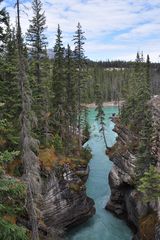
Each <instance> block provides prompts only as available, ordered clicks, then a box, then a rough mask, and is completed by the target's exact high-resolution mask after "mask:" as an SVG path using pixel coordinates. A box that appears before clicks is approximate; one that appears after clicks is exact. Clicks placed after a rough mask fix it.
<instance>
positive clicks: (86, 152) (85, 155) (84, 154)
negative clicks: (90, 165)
mask: <svg viewBox="0 0 160 240" xmlns="http://www.w3.org/2000/svg"><path fill="white" fill-rule="evenodd" d="M91 157H92V151H91V148H90V147H89V146H88V145H87V146H86V147H85V148H82V150H81V158H82V159H84V160H87V161H89V160H90V159H91Z"/></svg>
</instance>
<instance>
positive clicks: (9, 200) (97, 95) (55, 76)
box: [0, 0, 160, 240]
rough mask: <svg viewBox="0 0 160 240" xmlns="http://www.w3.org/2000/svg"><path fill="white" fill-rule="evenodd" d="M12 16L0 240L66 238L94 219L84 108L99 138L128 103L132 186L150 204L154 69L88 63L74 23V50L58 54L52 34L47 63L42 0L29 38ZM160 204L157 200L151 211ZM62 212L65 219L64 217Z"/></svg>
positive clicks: (2, 118) (4, 20) (159, 69)
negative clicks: (109, 108)
mask: <svg viewBox="0 0 160 240" xmlns="http://www.w3.org/2000/svg"><path fill="white" fill-rule="evenodd" d="M1 2H2V0H0V3H1ZM15 7H16V11H17V14H16V15H17V16H16V25H15V26H14V27H13V26H12V25H11V24H10V16H9V14H8V12H7V10H6V9H4V8H3V9H1V8H0V240H14V239H15V240H27V239H33V240H38V239H55V240H56V239H60V236H63V234H64V230H65V229H64V228H69V227H71V226H72V225H73V226H74V225H75V224H76V223H78V224H79V223H81V222H83V221H84V220H87V219H88V218H89V217H91V216H92V215H93V214H94V213H95V208H94V202H93V201H92V200H91V199H90V198H88V197H87V196H86V191H85V186H84V184H85V181H86V176H87V175H88V174H89V170H88V161H89V159H90V158H91V151H90V149H89V148H83V143H84V142H86V141H87V139H88V138H89V130H90V129H89V124H88V121H87V120H88V118H87V115H88V109H87V107H86V104H88V103H96V105H97V110H98V111H99V112H98V113H99V114H98V115H97V121H99V120H100V124H101V125H102V126H103V129H102V130H103V135H105V131H104V128H105V124H104V122H103V121H104V118H105V117H104V115H103V112H102V107H103V102H108V101H109V102H113V103H117V102H119V101H124V102H125V104H124V106H123V108H122V109H121V115H120V121H121V122H122V124H123V125H124V126H125V127H127V129H128V130H129V131H134V133H135V135H136V137H137V139H138V141H137V142H136V143H135V145H131V146H130V148H131V151H133V152H134V151H135V149H136V151H137V163H136V168H135V171H136V179H135V185H136V182H137V181H138V182H139V184H138V187H137V188H138V189H139V191H141V192H143V193H144V195H145V196H147V195H148V194H150V192H149V191H147V190H146V188H145V189H144V184H146V181H149V177H150V175H151V174H152V173H153V174H154V176H155V178H156V179H157V178H158V177H157V175H156V174H157V171H156V169H155V166H156V160H155V159H154V157H153V156H152V153H151V138H152V131H153V128H152V114H151V111H150V109H149V107H148V102H149V101H150V100H151V98H152V97H153V95H158V94H160V81H159V78H160V64H158V63H157V64H156V63H150V59H149V56H147V59H144V58H143V54H142V53H138V54H137V57H135V58H136V60H135V62H124V61H106V62H101V61H100V62H95V61H91V60H89V59H88V58H87V56H86V54H85V42H86V41H87V39H86V38H85V32H84V31H83V29H82V26H81V24H80V23H77V27H76V26H75V34H74V35H73V39H72V41H73V43H74V48H72V49H71V47H70V46H69V45H68V46H64V44H63V41H64V39H63V29H61V27H60V25H58V26H57V30H56V31H57V33H56V41H55V43H53V49H52V51H53V57H50V56H49V54H48V40H47V36H46V35H45V29H46V27H47V25H46V16H45V12H44V10H43V4H42V2H41V0H33V2H32V11H33V17H32V18H31V19H29V22H30V25H29V26H28V30H27V32H26V33H25V34H24V33H22V30H21V15H22V11H21V7H22V6H21V4H20V1H19V0H17V1H16V5H15ZM73 31H74V30H73ZM106 59H107V56H106ZM106 148H108V146H107V143H106ZM53 169H54V171H55V172H53ZM55 169H56V170H55ZM142 176H144V177H145V176H146V179H145V178H142ZM158 180H159V179H158ZM55 183H56V184H55ZM51 186H52V187H53V189H54V191H52V192H50V189H51ZM147 187H148V185H147ZM156 187H157V185H154V190H155V191H156V189H155V188H156ZM47 191H48V192H47ZM57 192H58V193H57ZM157 194H159V190H158V193H157V192H156V197H155V198H156V201H157ZM51 195H52V199H51ZM55 196H56V197H55ZM158 197H159V195H158ZM66 199H67V200H66ZM68 199H69V200H68ZM67 201H68V202H67ZM53 202H54V204H55V205H56V204H57V206H56V207H55V206H53V205H54V204H53ZM57 202H58V203H57ZM75 203H76V204H75ZM51 204H52V209H51V211H49V210H50V205H51ZM54 207H55V208H54ZM65 208H67V210H68V209H69V210H68V212H69V214H68V212H67V213H66V212H65V213H63V214H64V215H61V212H63V211H64V209H65ZM48 209H49V210H48ZM77 209H78V210H77ZM76 211H77V212H76ZM50 212H52V213H53V214H52V216H51V214H50ZM54 213H56V214H55V216H56V217H57V216H58V217H59V218H58V217H57V219H56V217H55V216H54ZM64 216H65V217H66V219H67V220H66V219H65V220H64V219H63V218H64ZM53 219H54V220H55V223H53V222H52V220H53ZM56 221H57V222H56ZM67 221H68V223H67ZM58 224H59V225H60V226H59V225H58ZM55 225H57V226H55ZM62 239H64V238H63V237H62Z"/></svg>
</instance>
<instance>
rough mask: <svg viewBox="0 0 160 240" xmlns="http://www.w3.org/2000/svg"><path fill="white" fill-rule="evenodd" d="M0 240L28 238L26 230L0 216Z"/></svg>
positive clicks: (22, 239) (26, 239)
mask: <svg viewBox="0 0 160 240" xmlns="http://www.w3.org/2000/svg"><path fill="white" fill-rule="evenodd" d="M0 239H1V240H29V237H28V236H27V230H26V229H25V228H24V227H20V226H17V225H15V224H12V223H10V222H9V221H5V220H3V219H1V218H0Z"/></svg>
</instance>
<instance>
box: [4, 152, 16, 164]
mask: <svg viewBox="0 0 160 240" xmlns="http://www.w3.org/2000/svg"><path fill="white" fill-rule="evenodd" d="M19 154H20V152H19V151H12V152H10V151H8V150H6V151H4V152H3V153H2V152H0V164H4V163H5V164H6V163H10V162H11V161H13V160H14V159H15V157H17V156H18V155H19Z"/></svg>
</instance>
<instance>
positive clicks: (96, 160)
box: [68, 107, 132, 240]
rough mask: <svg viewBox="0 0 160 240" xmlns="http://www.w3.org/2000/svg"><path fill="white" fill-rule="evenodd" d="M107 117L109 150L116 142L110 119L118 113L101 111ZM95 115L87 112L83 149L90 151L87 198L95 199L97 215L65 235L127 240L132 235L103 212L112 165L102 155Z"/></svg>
mask: <svg viewBox="0 0 160 240" xmlns="http://www.w3.org/2000/svg"><path fill="white" fill-rule="evenodd" d="M104 111H105V115H106V120H105V121H106V137H107V143H108V145H109V146H112V145H113V144H114V142H115V139H116V133H114V132H113V131H112V129H113V127H114V124H113V123H112V122H111V121H110V119H109V117H110V116H111V115H112V113H116V112H117V107H107V108H105V109H104ZM95 116H96V112H95V110H94V109H90V111H89V123H90V126H91V136H90V139H89V141H88V142H87V143H86V144H85V145H89V147H90V148H91V150H92V159H91V161H90V163H89V166H90V174H89V178H88V181H87V183H86V187H87V195H88V196H89V197H91V198H93V199H94V201H95V206H96V214H95V215H94V216H93V217H92V218H91V219H90V220H88V222H86V223H84V224H82V225H80V226H79V227H77V228H74V229H73V230H72V231H71V232H69V234H68V239H69V240H130V239H131V238H132V233H131V231H130V229H129V228H128V227H127V225H126V224H125V222H124V221H122V220H120V219H117V218H116V217H114V216H113V215H112V214H111V213H110V212H108V211H106V210H105V209H104V207H105V205H106V203H107V201H108V199H109V196H110V188H109V184H108V174H109V171H110V169H111V167H112V162H111V161H109V159H108V157H107V156H106V155H105V146H104V142H103V138H102V136H101V133H99V126H98V123H97V122H96V121H95Z"/></svg>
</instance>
